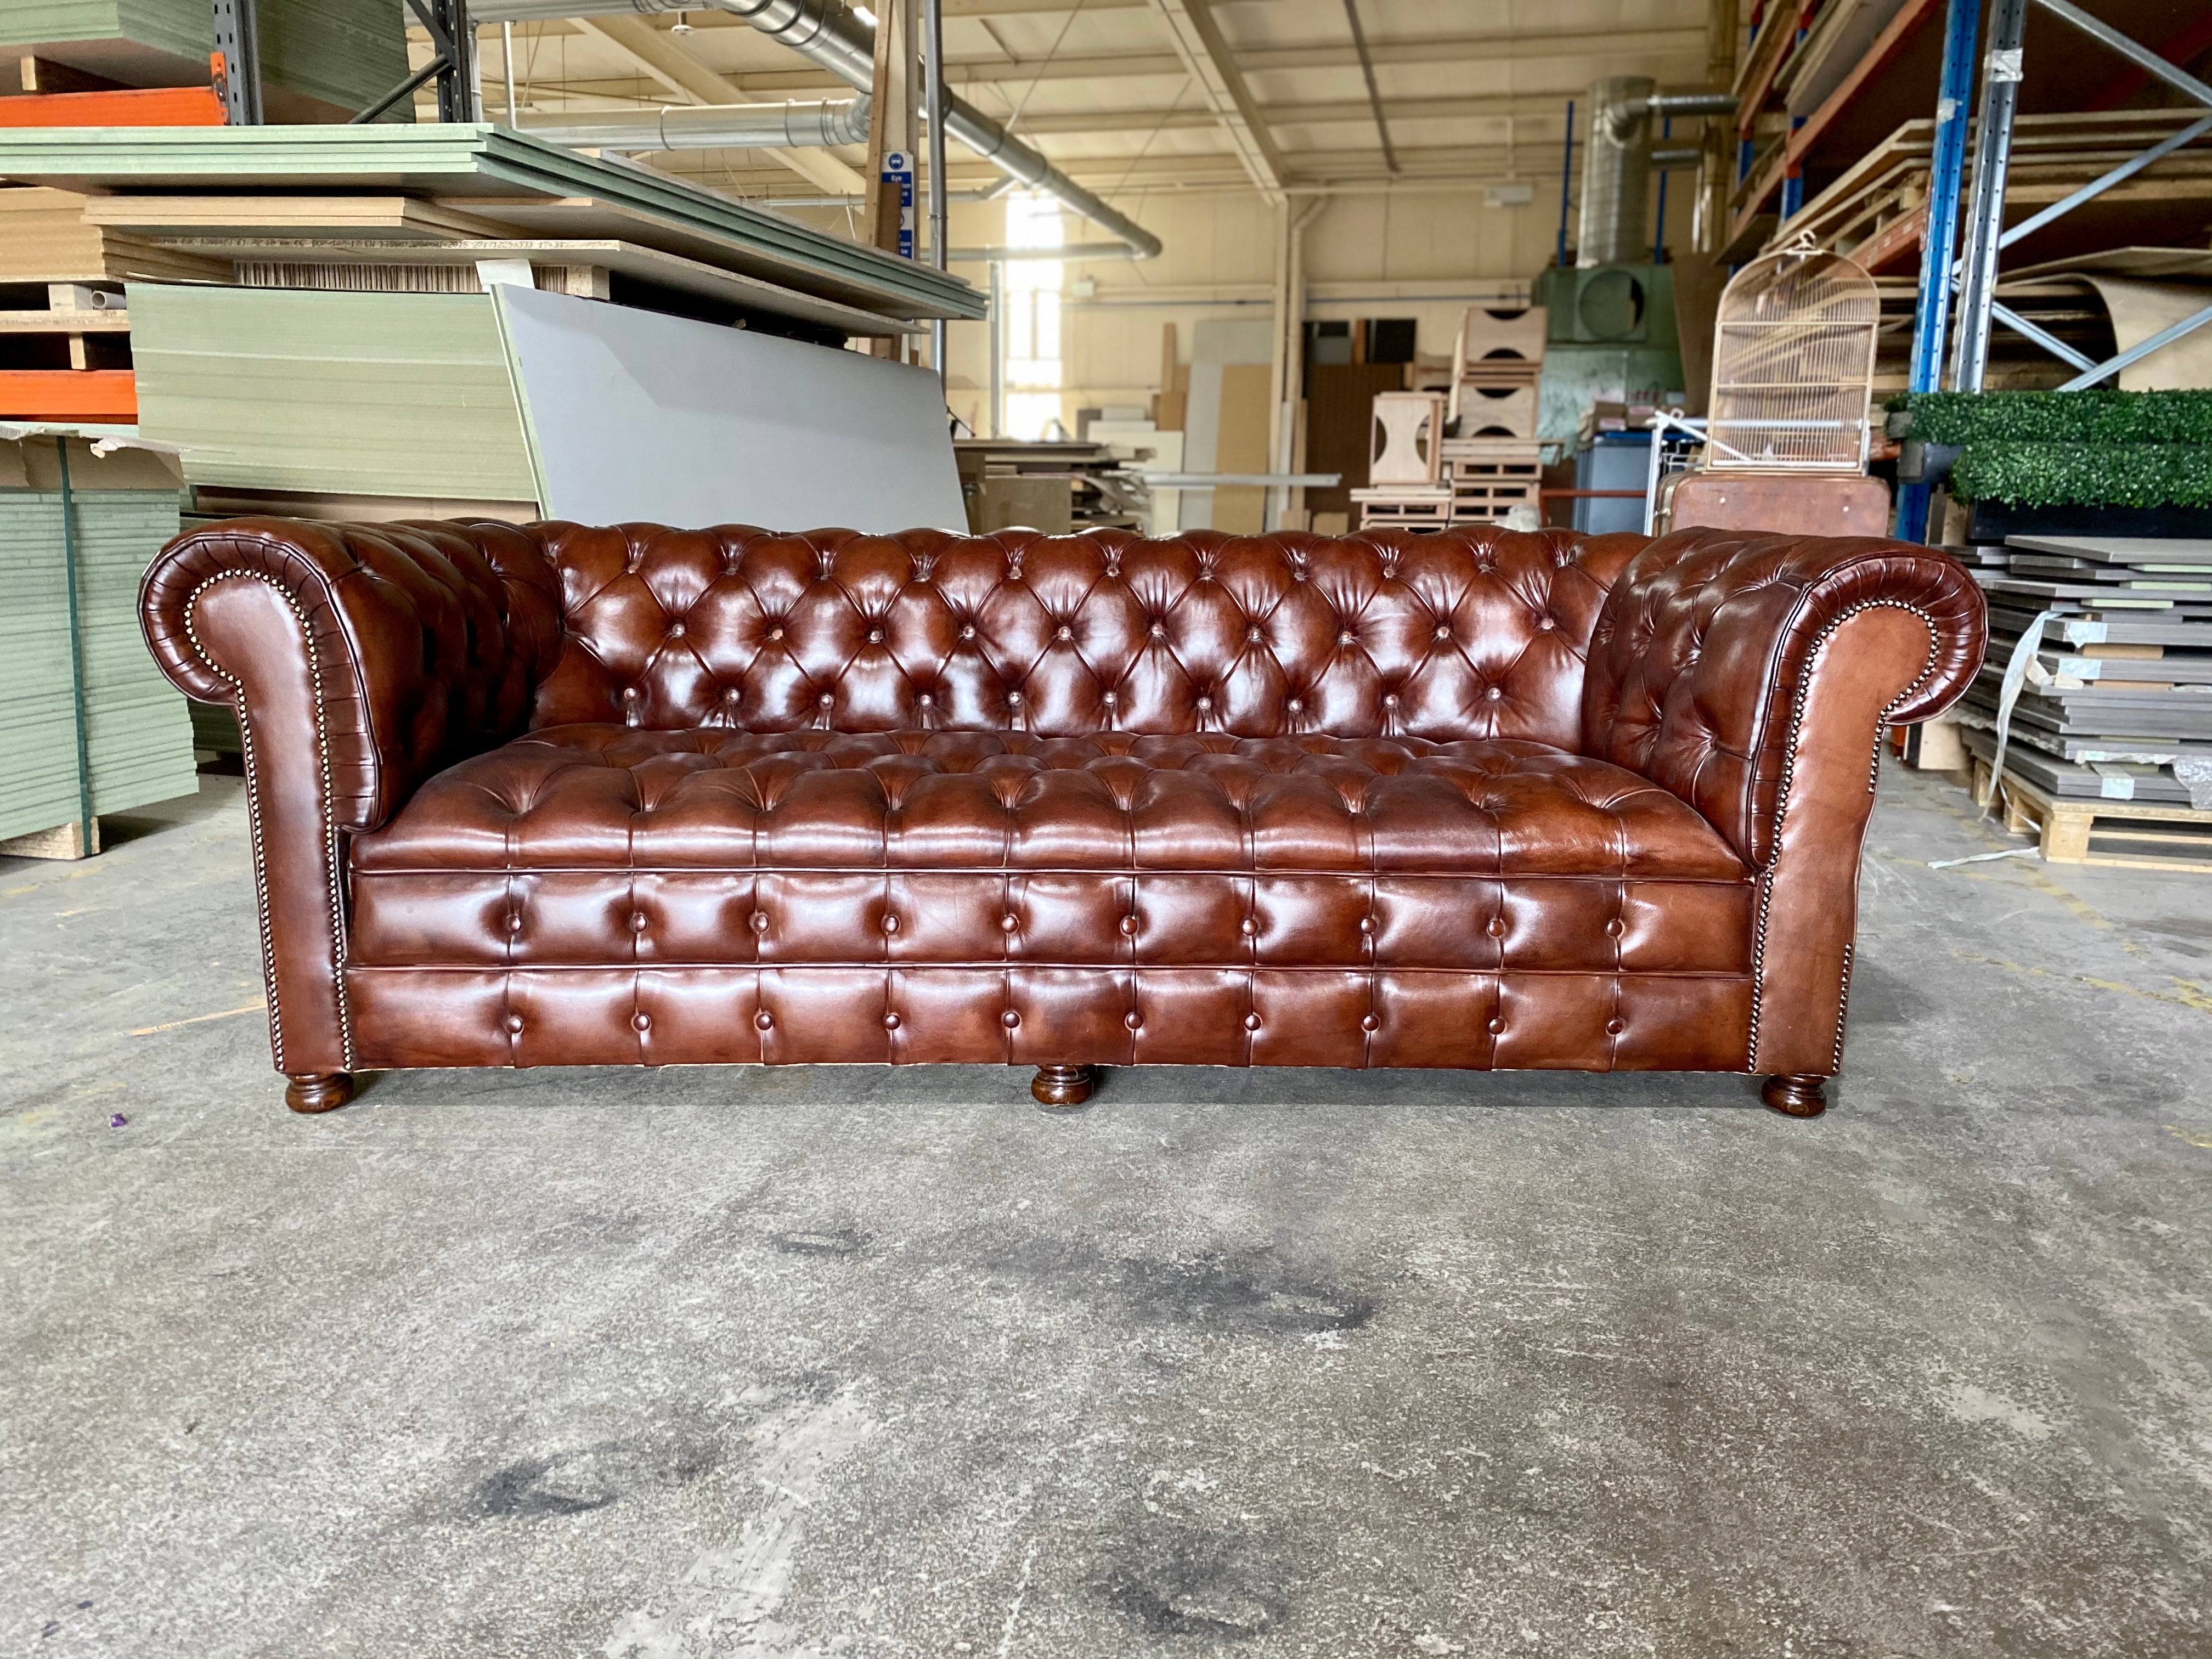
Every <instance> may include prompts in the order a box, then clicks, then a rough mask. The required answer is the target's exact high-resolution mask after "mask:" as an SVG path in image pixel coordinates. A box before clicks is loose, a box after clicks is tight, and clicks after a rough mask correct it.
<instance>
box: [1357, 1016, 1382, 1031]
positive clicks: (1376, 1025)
mask: <svg viewBox="0 0 2212 1659" xmlns="http://www.w3.org/2000/svg"><path fill="white" fill-rule="evenodd" d="M1359 1029H1360V1030H1363V1031H1379V1030H1382V1029H1383V1022H1382V1021H1381V1020H1379V1019H1377V1018H1375V1016H1374V1015H1372V1014H1369V1015H1368V1016H1367V1017H1366V1018H1364V1019H1362V1020H1361V1021H1360V1022H1359Z"/></svg>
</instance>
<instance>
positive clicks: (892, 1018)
mask: <svg viewBox="0 0 2212 1659" xmlns="http://www.w3.org/2000/svg"><path fill="white" fill-rule="evenodd" d="M898 1025H899V1021H898V1016H897V1015H896V1014H885V1015H884V1030H886V1031H896V1030H898Z"/></svg>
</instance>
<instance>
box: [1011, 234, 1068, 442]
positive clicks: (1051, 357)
mask: <svg viewBox="0 0 2212 1659" xmlns="http://www.w3.org/2000/svg"><path fill="white" fill-rule="evenodd" d="M1066 240H1067V236H1066V228H1064V226H1063V225H1062V223H1061V221H1060V204H1059V203H1058V202H1057V201H1055V200H1054V199H1053V198H1052V197H1049V196H1046V195H1042V194H1041V193H1032V192H1023V193H1020V194H1017V195H1013V196H1009V197H1006V245H1007V246H1009V247H1021V248H1029V247H1034V248H1056V247H1060V246H1065V245H1066ZM1066 270H1067V266H1066V263H1065V262H1064V261H1062V260H1059V259H1009V260H1007V261H1006V316H1005V317H1004V318H1003V319H1001V320H1000V328H1002V329H1003V330H1004V331H1005V334H1004V343H1005V350H1006V436H1007V437H1010V438H1024V439H1036V438H1042V437H1043V436H1044V435H1045V434H1046V433H1047V432H1048V430H1050V429H1051V428H1052V427H1053V426H1054V424H1055V423H1056V422H1058V421H1059V419H1060V283H1061V282H1062V281H1063V280H1064V279H1065V276H1066Z"/></svg>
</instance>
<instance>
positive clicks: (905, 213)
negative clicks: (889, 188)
mask: <svg viewBox="0 0 2212 1659" xmlns="http://www.w3.org/2000/svg"><path fill="white" fill-rule="evenodd" d="M884 183H885V184H887V185H897V186H898V187H899V243H898V251H899V255H900V257H901V258H907V259H911V258H914V157H913V156H911V155H908V154H907V152H906V151H904V150H902V149H887V150H885V151H884Z"/></svg>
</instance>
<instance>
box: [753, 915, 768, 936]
mask: <svg viewBox="0 0 2212 1659" xmlns="http://www.w3.org/2000/svg"><path fill="white" fill-rule="evenodd" d="M753 932H755V933H766V932H768V912H767V911H765V910H756V911H754V912H753Z"/></svg>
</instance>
